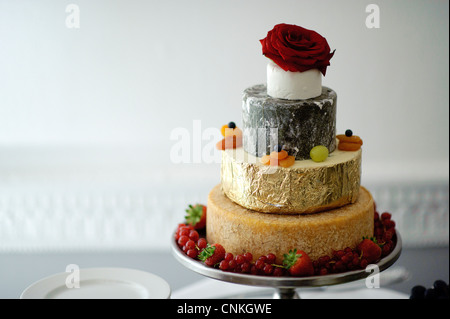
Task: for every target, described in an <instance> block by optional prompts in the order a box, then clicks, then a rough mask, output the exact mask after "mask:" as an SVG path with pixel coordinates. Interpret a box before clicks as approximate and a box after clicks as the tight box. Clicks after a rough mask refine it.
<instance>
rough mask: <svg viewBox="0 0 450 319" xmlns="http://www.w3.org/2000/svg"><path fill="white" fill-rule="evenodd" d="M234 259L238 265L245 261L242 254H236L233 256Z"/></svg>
mask: <svg viewBox="0 0 450 319" xmlns="http://www.w3.org/2000/svg"><path fill="white" fill-rule="evenodd" d="M234 260H235V261H236V263H237V264H238V265H242V264H243V263H244V262H245V257H244V256H243V255H236V257H234Z"/></svg>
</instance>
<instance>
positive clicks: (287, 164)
mask: <svg viewBox="0 0 450 319" xmlns="http://www.w3.org/2000/svg"><path fill="white" fill-rule="evenodd" d="M294 163H295V157H294V156H288V157H286V158H285V159H282V160H281V161H280V162H279V165H280V166H281V167H285V168H287V167H291V166H292V165H294Z"/></svg>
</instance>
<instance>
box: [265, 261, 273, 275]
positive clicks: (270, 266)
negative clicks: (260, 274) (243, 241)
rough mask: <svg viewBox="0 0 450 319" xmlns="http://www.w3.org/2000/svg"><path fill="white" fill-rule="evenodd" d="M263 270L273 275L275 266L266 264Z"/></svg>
mask: <svg viewBox="0 0 450 319" xmlns="http://www.w3.org/2000/svg"><path fill="white" fill-rule="evenodd" d="M263 271H264V274H265V275H271V274H272V272H273V266H272V265H271V264H265V266H264V268H263Z"/></svg>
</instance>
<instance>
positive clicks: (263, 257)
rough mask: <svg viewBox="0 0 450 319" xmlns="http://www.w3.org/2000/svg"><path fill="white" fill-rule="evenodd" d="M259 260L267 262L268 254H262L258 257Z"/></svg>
mask: <svg viewBox="0 0 450 319" xmlns="http://www.w3.org/2000/svg"><path fill="white" fill-rule="evenodd" d="M258 260H261V261H263V262H266V261H267V258H266V256H260V257H259V258H258Z"/></svg>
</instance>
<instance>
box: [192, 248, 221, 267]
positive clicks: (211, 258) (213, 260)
mask: <svg viewBox="0 0 450 319" xmlns="http://www.w3.org/2000/svg"><path fill="white" fill-rule="evenodd" d="M197 258H198V259H200V260H201V261H203V262H204V263H205V265H207V266H210V267H213V266H214V265H216V264H218V263H220V262H221V261H222V260H223V259H224V258H225V248H223V246H222V245H220V244H213V245H209V244H208V245H207V246H206V247H205V248H203V249H202V251H200V253H199V254H198V257H197Z"/></svg>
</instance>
